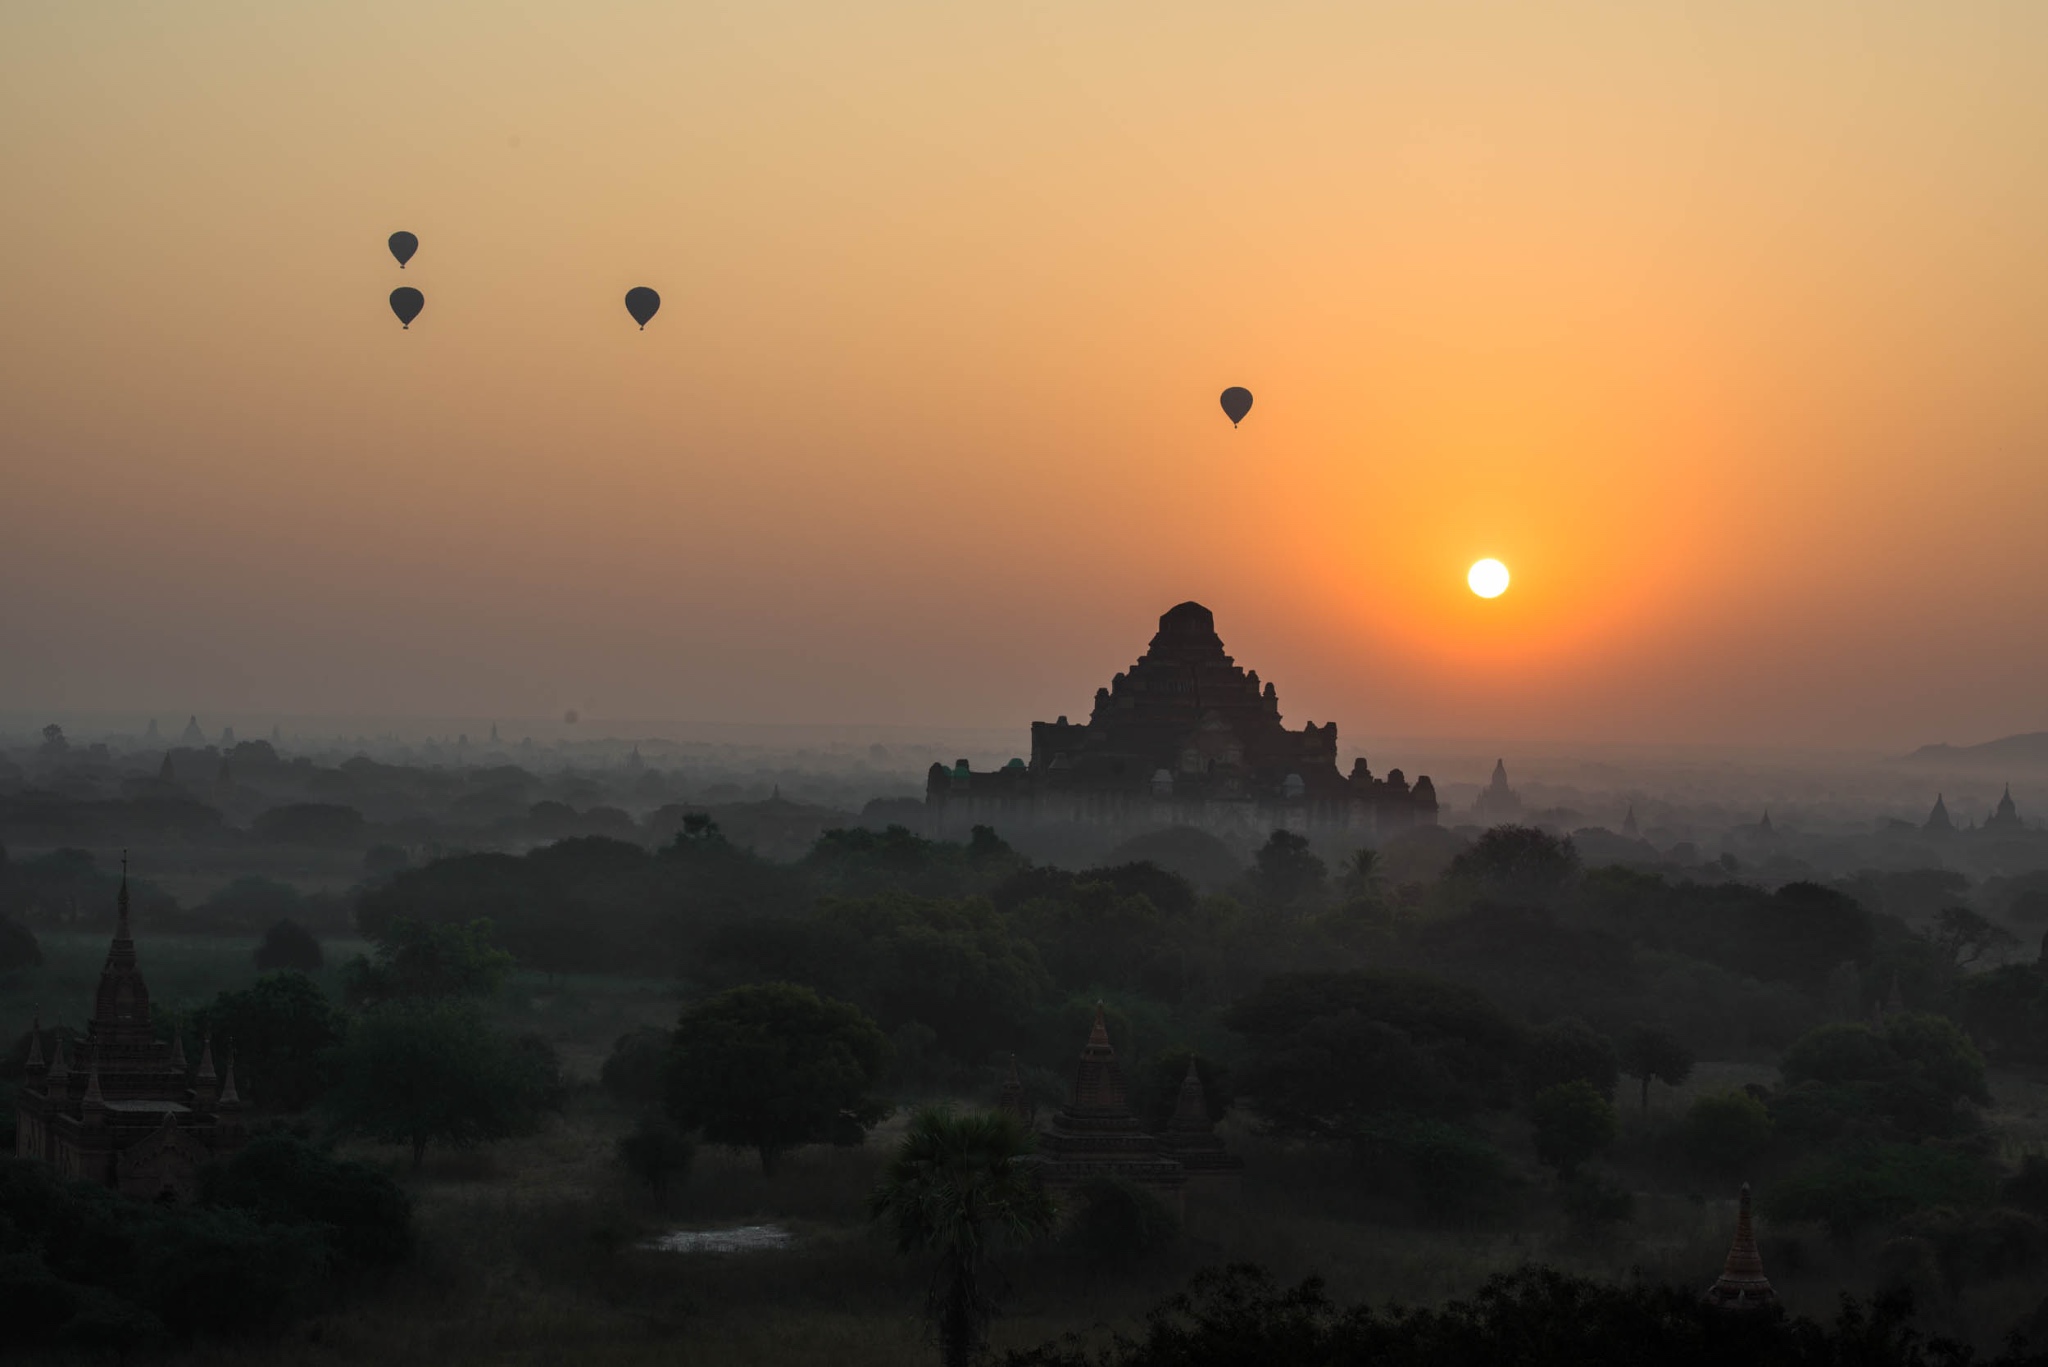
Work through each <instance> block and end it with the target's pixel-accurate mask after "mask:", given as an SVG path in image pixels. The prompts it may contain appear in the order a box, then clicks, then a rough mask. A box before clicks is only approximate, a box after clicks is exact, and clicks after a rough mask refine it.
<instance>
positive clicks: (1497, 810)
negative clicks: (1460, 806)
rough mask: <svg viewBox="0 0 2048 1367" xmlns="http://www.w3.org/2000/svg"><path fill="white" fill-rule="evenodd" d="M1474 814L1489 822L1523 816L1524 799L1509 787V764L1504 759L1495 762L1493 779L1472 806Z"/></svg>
mask: <svg viewBox="0 0 2048 1367" xmlns="http://www.w3.org/2000/svg"><path fill="white" fill-rule="evenodd" d="M1472 811H1473V814H1474V815H1476V816H1481V817H1485V818H1486V819H1487V820H1489V821H1512V820H1513V819H1514V818H1516V817H1518V816H1520V815H1521V814H1522V797H1521V794H1519V793H1517V792H1516V791H1515V790H1514V789H1513V788H1510V787H1508V763H1507V761H1506V760H1504V759H1496V760H1495V761H1494V762H1493V778H1492V780H1491V781H1490V782H1488V783H1487V785H1486V787H1485V788H1484V789H1483V790H1482V791H1481V792H1480V794H1479V800H1478V801H1477V802H1474V803H1473V804H1472Z"/></svg>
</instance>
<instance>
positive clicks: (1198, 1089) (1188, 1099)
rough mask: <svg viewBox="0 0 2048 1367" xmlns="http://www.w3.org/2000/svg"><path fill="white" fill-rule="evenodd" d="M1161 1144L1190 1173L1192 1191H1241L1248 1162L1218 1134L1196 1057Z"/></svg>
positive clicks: (1189, 1181)
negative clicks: (1240, 1186) (1238, 1189)
mask: <svg viewBox="0 0 2048 1367" xmlns="http://www.w3.org/2000/svg"><path fill="white" fill-rule="evenodd" d="M1159 1142H1160V1146H1161V1147H1162V1148H1163V1149H1165V1151H1166V1152H1167V1153H1168V1154H1169V1155H1171V1156H1172V1157H1173V1159H1174V1161H1175V1162H1177V1163H1179V1164H1180V1166H1181V1170H1182V1171H1183V1172H1184V1173H1186V1174H1187V1186H1188V1190H1189V1191H1191V1192H1193V1191H1203V1192H1214V1193H1216V1194H1234V1193H1235V1192H1236V1191H1237V1188H1238V1181H1239V1179H1240V1178H1241V1177H1243V1175H1244V1160H1243V1159H1242V1158H1239V1157H1238V1156H1237V1155H1236V1154H1234V1153H1232V1152H1230V1150H1228V1149H1226V1148H1225V1147H1224V1146H1223V1140H1222V1139H1221V1137H1219V1136H1218V1135H1217V1133H1216V1125H1215V1122H1214V1121H1212V1120H1210V1119H1209V1097H1208V1093H1207V1092H1206V1091H1205V1090H1204V1089H1203V1087H1202V1075H1201V1074H1200V1073H1198V1072H1196V1071H1195V1061H1194V1059H1193V1058H1190V1059H1189V1060H1188V1073H1187V1076H1186V1077H1184V1078H1182V1079H1181V1083H1180V1096H1179V1097H1178V1098H1177V1099H1176V1100H1175V1102H1174V1107H1173V1119H1172V1120H1171V1121H1169V1122H1167V1126H1166V1133H1165V1134H1163V1135H1161V1136H1160V1137H1159Z"/></svg>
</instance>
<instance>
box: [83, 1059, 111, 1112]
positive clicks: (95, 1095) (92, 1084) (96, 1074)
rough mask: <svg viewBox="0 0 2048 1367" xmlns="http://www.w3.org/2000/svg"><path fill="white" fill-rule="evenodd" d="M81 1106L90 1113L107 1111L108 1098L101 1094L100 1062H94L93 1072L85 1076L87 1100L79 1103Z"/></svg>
mask: <svg viewBox="0 0 2048 1367" xmlns="http://www.w3.org/2000/svg"><path fill="white" fill-rule="evenodd" d="M79 1105H80V1107H81V1108H82V1109H84V1110H88V1111H104V1110H106V1109H107V1098H106V1097H105V1096H104V1095H102V1094H101V1092H100V1065H99V1062H98V1060H94V1062H93V1065H92V1071H91V1072H89V1073H87V1074H86V1075H85V1098H84V1100H82V1101H81V1102H79Z"/></svg>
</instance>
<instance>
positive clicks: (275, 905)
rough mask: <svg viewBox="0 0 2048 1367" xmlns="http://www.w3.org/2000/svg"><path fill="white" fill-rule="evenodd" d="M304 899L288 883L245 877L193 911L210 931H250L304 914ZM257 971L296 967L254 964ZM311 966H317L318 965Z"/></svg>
mask: <svg viewBox="0 0 2048 1367" xmlns="http://www.w3.org/2000/svg"><path fill="white" fill-rule="evenodd" d="M305 908H306V899H305V897H304V896H303V895H301V894H300V892H299V890H298V889H297V888H295V887H293V886H292V885H291V884H290V883H280V882H278V881H277V880H276V879H274V878H264V877H261V876H259V875H256V874H248V875H245V876H243V877H241V878H237V879H235V881H233V882H232V883H229V884H228V885H227V886H226V887H224V888H221V889H220V890H219V891H217V892H215V893H214V894H213V896H211V897H209V898H207V899H206V901H205V902H204V903H203V904H202V905H201V906H200V907H199V908H198V909H197V910H196V912H195V914H194V916H195V919H198V920H202V921H203V922H204V924H205V925H206V926H207V928H208V929H210V930H239V931H253V930H255V929H256V928H257V927H258V926H270V925H275V924H277V923H278V922H279V921H289V920H292V919H293V918H295V917H301V916H304V915H305ZM257 967H259V968H298V967H302V965H299V964H258V965H257ZM313 967H315V968H317V967H319V965H318V964H315V965H313Z"/></svg>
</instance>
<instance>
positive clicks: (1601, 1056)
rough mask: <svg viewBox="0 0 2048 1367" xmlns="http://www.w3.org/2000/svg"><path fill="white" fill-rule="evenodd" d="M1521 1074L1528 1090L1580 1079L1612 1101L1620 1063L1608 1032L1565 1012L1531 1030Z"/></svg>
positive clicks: (1538, 1090) (1532, 1090) (1523, 1052)
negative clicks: (1559, 1017) (1560, 1017)
mask: <svg viewBox="0 0 2048 1367" xmlns="http://www.w3.org/2000/svg"><path fill="white" fill-rule="evenodd" d="M1522 1074H1523V1082H1524V1084H1525V1085H1526V1086H1527V1088H1528V1090H1529V1091H1530V1093H1531V1094H1533V1093H1536V1092H1540V1091H1542V1090H1543V1089H1544V1088H1546V1087H1551V1086H1555V1085H1556V1084H1558V1083H1560V1082H1571V1081H1574V1080H1582V1081H1585V1082H1589V1083H1591V1084H1592V1085H1593V1090H1595V1091H1597V1092H1599V1093H1600V1095H1601V1096H1604V1097H1606V1098H1608V1099H1609V1100H1610V1101H1611V1100H1613V1098H1614V1087H1615V1084H1616V1082H1617V1081H1618V1080H1619V1078H1620V1075H1621V1065H1620V1063H1619V1061H1618V1060H1617V1059H1616V1057H1615V1052H1614V1045H1613V1043H1612V1042H1611V1041H1610V1040H1609V1039H1608V1038H1607V1036H1605V1035H1603V1034H1601V1033H1600V1032H1599V1031H1598V1030H1595V1029H1594V1028H1593V1027H1592V1026H1590V1025H1588V1024H1586V1023H1585V1022H1584V1021H1582V1020H1580V1019H1579V1018H1578V1017H1576V1016H1566V1017H1565V1018H1564V1019H1563V1020H1557V1021H1552V1022H1551V1023H1550V1024H1548V1025H1546V1026H1543V1027H1542V1028H1541V1029H1539V1030H1536V1031H1533V1032H1532V1033H1531V1034H1530V1036H1529V1039H1528V1043H1527V1044H1526V1045H1525V1046H1524V1048H1523V1051H1522Z"/></svg>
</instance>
